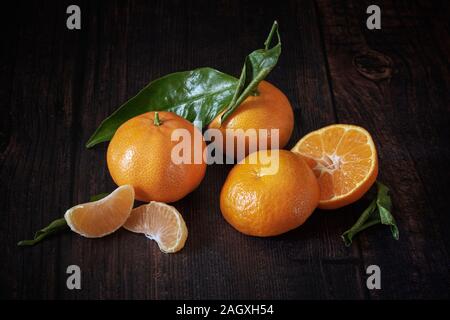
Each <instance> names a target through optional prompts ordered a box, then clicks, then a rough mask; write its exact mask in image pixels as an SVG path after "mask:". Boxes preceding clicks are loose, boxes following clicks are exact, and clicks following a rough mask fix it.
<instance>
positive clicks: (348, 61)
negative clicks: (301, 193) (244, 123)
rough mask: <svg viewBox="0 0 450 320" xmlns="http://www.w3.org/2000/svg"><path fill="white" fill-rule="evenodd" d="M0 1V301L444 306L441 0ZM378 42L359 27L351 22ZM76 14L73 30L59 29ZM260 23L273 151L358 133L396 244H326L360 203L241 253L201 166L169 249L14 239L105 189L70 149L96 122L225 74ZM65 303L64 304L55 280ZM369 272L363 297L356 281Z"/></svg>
mask: <svg viewBox="0 0 450 320" xmlns="http://www.w3.org/2000/svg"><path fill="white" fill-rule="evenodd" d="M14 3H15V5H14V6H3V4H2V10H1V11H2V21H1V22H2V28H1V32H2V33H3V36H2V37H1V42H2V49H1V51H0V57H1V69H0V105H1V108H2V109H1V120H0V121H1V131H0V172H1V183H0V194H1V206H0V215H1V222H0V228H1V229H0V252H1V264H0V290H1V291H0V297H1V298H14V299H15V298H35V299H53V298H62V299H111V298H114V299H124V298H127V299H128V298H133V299H169V298H181V299H189V298H193V299H197V298H216V299H222V298H223V299H229V298H230V299H231V298H233V299H244V298H252V299H253V298H254V299H271V298H275V299H411V298H414V299H416V298H426V299H428V298H449V297H450V290H449V284H450V275H449V270H450V269H449V267H450V263H449V262H450V261H449V248H450V246H449V245H450V232H449V226H450V214H449V209H448V199H449V190H448V185H449V182H450V179H449V178H450V177H449V172H450V170H449V161H450V152H449V137H450V132H449V125H450V121H449V120H450V117H449V111H450V107H449V106H450V104H449V92H450V81H449V80H450V76H449V56H450V27H449V13H450V12H449V6H448V5H447V1H442V2H429V1H393V0H391V1H376V2H373V1H356V0H355V1H286V2H285V1H272V2H271V3H270V4H267V5H266V4H263V3H262V2H261V1H245V3H244V1H195V2H194V1H130V2H126V1H101V2H100V1H78V0H77V1H53V2H52V1H15V2H14ZM373 3H376V4H378V5H379V6H380V7H381V11H382V30H375V31H370V30H368V29H367V28H366V26H365V22H366V18H367V14H366V8H367V6H368V5H370V4H373ZM69 4H78V5H79V6H80V7H81V12H82V29H81V30H79V31H70V30H67V29H66V18H67V15H66V13H65V11H66V8H67V6H68V5H69ZM274 19H277V20H278V21H279V24H280V29H281V37H282V41H283V53H282V55H281V58H280V61H279V63H278V66H277V67H276V68H275V69H274V70H273V71H272V73H271V75H270V76H269V78H268V80H269V81H271V82H272V83H274V84H275V85H276V86H278V87H279V88H281V89H282V90H283V91H284V92H285V93H286V95H287V96H288V97H289V99H290V101H291V103H292V105H293V107H294V108H295V129H294V133H293V136H292V138H291V140H290V143H289V145H288V147H292V146H293V145H294V144H295V142H296V141H297V140H298V139H299V138H300V137H302V136H303V135H304V134H306V133H308V132H310V131H312V130H315V129H318V128H320V127H322V126H325V125H328V124H332V123H351V124H358V125H361V126H363V127H365V128H367V129H368V130H369V131H370V132H371V133H372V135H373V138H374V140H375V142H376V145H377V147H378V150H379V157H380V180H381V181H383V182H384V183H386V184H387V185H388V186H389V187H390V188H391V190H392V196H393V202H394V211H393V213H394V215H395V217H396V219H397V223H398V226H399V229H400V240H399V241H395V240H394V239H393V238H392V236H391V235H390V232H389V229H388V228H387V227H385V226H376V227H373V228H371V229H368V230H367V231H365V232H364V233H363V234H361V235H360V236H358V237H357V239H356V240H355V241H354V244H353V245H352V246H351V247H350V248H346V247H345V246H344V244H343V242H342V240H341V239H340V234H341V233H342V232H343V231H344V230H346V229H348V228H349V227H350V226H351V225H352V224H353V223H354V222H355V221H356V219H357V218H358V217H359V215H360V213H361V212H362V210H363V209H364V208H365V206H366V205H367V204H368V201H367V200H361V201H359V202H358V203H356V204H354V205H351V206H349V207H346V208H343V209H340V210H336V211H321V210H317V211H316V212H315V213H314V214H313V216H312V217H311V218H310V219H309V220H308V221H307V223H306V224H305V225H303V226H302V227H300V228H298V229H297V230H294V231H292V232H289V233H287V234H285V235H282V236H279V237H274V238H266V239H258V238H252V237H247V236H245V235H242V234H240V233H238V232H236V231H235V230H234V229H232V228H231V227H230V226H229V225H228V224H227V223H226V222H225V221H224V219H223V218H222V216H221V214H220V210H219V192H220V189H221V186H222V184H223V182H224V180H225V178H226V176H227V173H228V171H229V170H230V168H231V166H224V165H211V166H209V167H208V170H207V175H206V177H205V179H204V181H203V182H202V184H201V186H200V187H199V188H198V189H197V190H196V191H195V192H193V193H192V194H190V195H189V196H187V197H186V198H185V199H183V200H182V201H179V202H177V203H175V204H174V205H175V207H176V208H177V209H178V210H180V212H182V214H183V215H184V217H185V220H186V223H187V226H188V228H189V238H188V241H187V243H186V247H185V248H184V249H183V250H182V251H181V252H180V253H178V254H173V255H166V254H162V253H161V252H160V251H159V249H158V247H157V245H156V243H154V242H151V241H148V240H146V239H145V238H144V237H142V236H139V235H135V234H131V233H129V232H126V231H124V230H120V231H118V232H116V233H114V234H112V235H110V236H108V237H105V238H102V239H97V240H90V239H84V238H82V237H80V236H78V235H76V234H74V233H71V232H67V233H65V234H61V235H59V236H55V237H53V238H51V239H48V240H47V241H45V242H43V243H41V244H39V245H37V246H35V247H33V248H19V247H16V242H17V241H18V240H21V239H24V238H29V237H31V236H32V235H33V233H34V231H35V230H37V229H39V228H41V227H43V226H44V225H46V224H48V223H49V222H50V221H51V220H53V219H56V218H59V217H61V216H62V215H63V214H64V212H65V210H66V209H68V208H69V207H71V206H73V205H75V204H78V203H80V202H86V201H87V200H88V199H89V197H90V196H91V195H94V194H98V193H102V192H107V191H111V190H113V189H114V187H115V186H114V184H113V182H112V180H111V178H110V176H109V174H108V171H107V168H106V161H105V157H106V154H105V152H106V148H107V144H106V143H104V144H101V145H99V146H97V147H95V148H94V149H91V150H87V149H85V147H84V144H85V142H86V141H87V140H88V138H89V136H90V135H91V134H92V133H93V131H94V130H95V128H96V127H97V126H98V125H99V124H100V122H101V121H102V120H103V119H104V118H105V117H106V116H108V115H109V114H110V113H111V112H112V111H113V110H115V109H116V108H117V107H118V106H119V105H120V104H121V103H122V102H124V101H125V100H127V98H129V97H131V96H132V95H134V94H135V93H136V92H137V91H138V90H139V89H141V88H142V87H143V86H145V85H146V84H147V83H148V82H149V81H150V80H152V79H155V78H157V77H160V76H162V75H165V74H167V73H171V72H174V71H181V70H188V69H193V68H196V67H200V66H211V67H214V68H217V69H219V70H221V71H224V72H227V73H230V74H233V75H236V76H237V75H238V74H239V72H240V70H241V66H242V63H243V60H244V57H245V55H246V54H248V53H249V52H251V51H252V50H254V49H256V48H260V47H261V46H262V43H263V41H264V39H265V37H266V34H267V32H268V30H269V28H270V26H271V25H272V22H273V20H274ZM70 264H76V265H79V266H80V267H81V270H82V290H79V291H77V290H74V291H69V290H67V289H66V277H67V275H66V273H65V271H66V268H67V266H68V265H70ZM371 264H376V265H379V266H380V268H381V272H382V279H381V285H382V289H381V290H372V291H369V290H368V289H367V288H366V277H367V276H366V274H365V270H366V267H367V266H369V265H371Z"/></svg>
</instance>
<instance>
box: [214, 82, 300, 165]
mask: <svg viewBox="0 0 450 320" xmlns="http://www.w3.org/2000/svg"><path fill="white" fill-rule="evenodd" d="M222 114H223V112H222V113H221V114H219V116H217V117H216V118H215V119H214V120H213V121H212V122H211V123H210V124H209V126H208V128H215V129H219V130H220V131H221V132H222V136H223V150H225V151H224V153H225V154H226V140H227V138H226V129H233V130H237V129H241V130H242V131H243V132H244V133H245V131H247V130H249V129H256V131H257V135H256V142H257V146H256V147H257V149H256V150H261V149H271V147H270V146H271V142H272V141H271V136H270V131H269V130H270V129H279V141H278V142H279V148H283V147H284V146H285V145H286V144H287V142H288V141H289V138H290V136H291V134H292V130H293V128H294V113H293V111H292V107H291V104H290V103H289V100H288V98H287V97H286V96H285V95H284V93H283V92H281V91H280V90H279V89H278V88H277V87H275V86H274V85H272V84H270V83H269V82H267V81H261V82H260V83H259V85H258V89H257V93H256V95H250V96H249V97H248V98H247V99H245V100H244V102H243V103H241V105H239V106H238V107H237V108H236V110H234V112H233V113H232V114H231V115H230V116H229V117H228V118H226V119H225V121H224V122H223V123H220V117H221V115H222ZM259 129H266V130H268V131H269V132H268V134H269V136H268V139H267V144H266V147H262V146H261V143H260V141H259V135H258V133H259V132H258V130H259ZM242 131H235V135H234V136H233V138H234V139H235V141H234V146H235V148H234V157H236V153H237V152H236V146H237V143H238V140H239V139H243V141H245V156H246V155H248V154H249V152H250V151H251V150H250V141H249V139H250V138H249V136H248V135H244V133H243V132H242ZM256 150H253V151H256ZM238 160H241V159H238Z"/></svg>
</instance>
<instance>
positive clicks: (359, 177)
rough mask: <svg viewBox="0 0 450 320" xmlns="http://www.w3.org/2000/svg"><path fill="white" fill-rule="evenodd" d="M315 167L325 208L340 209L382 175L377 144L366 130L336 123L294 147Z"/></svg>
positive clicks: (322, 204)
mask: <svg viewBox="0 0 450 320" xmlns="http://www.w3.org/2000/svg"><path fill="white" fill-rule="evenodd" d="M291 151H293V152H296V153H299V154H300V155H301V156H302V157H303V158H304V159H305V160H306V161H307V162H308V164H309V165H310V167H311V168H312V169H313V171H314V173H315V175H316V177H317V179H318V181H319V185H320V191H321V192H320V201H319V208H321V209H337V208H340V207H343V206H346V205H348V204H350V203H353V202H355V201H357V200H358V199H360V198H361V197H362V196H363V195H364V194H365V193H366V192H367V191H368V190H369V189H370V187H371V186H372V185H373V183H374V182H375V180H376V179H377V175H378V158H377V150H376V149H375V144H374V143H373V140H372V137H371V136H370V134H369V132H367V131H366V130H365V129H363V128H361V127H358V126H354V125H348V124H334V125H331V126H328V127H325V128H322V129H320V130H317V131H313V132H311V133H309V134H307V135H306V136H304V137H303V138H302V139H301V140H300V141H299V142H297V144H296V145H295V147H294V148H292V150H291Z"/></svg>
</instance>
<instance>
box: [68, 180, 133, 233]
mask: <svg viewBox="0 0 450 320" xmlns="http://www.w3.org/2000/svg"><path fill="white" fill-rule="evenodd" d="M133 203H134V189H133V187H132V186H130V185H124V186H121V187H119V188H117V189H116V190H114V191H113V192H112V193H111V194H110V195H108V196H107V197H105V198H103V199H101V200H98V201H94V202H89V203H84V204H79V205H77V206H75V207H73V208H70V209H69V210H67V211H66V213H65V214H64V218H65V219H66V221H67V224H68V225H69V227H70V229H72V231H74V232H76V233H78V234H80V235H82V236H83V237H87V238H100V237H103V236H106V235H108V234H110V233H113V232H114V231H116V230H117V229H119V228H120V227H121V226H122V225H123V224H124V223H125V221H127V219H128V217H129V216H130V213H131V209H132V208H133Z"/></svg>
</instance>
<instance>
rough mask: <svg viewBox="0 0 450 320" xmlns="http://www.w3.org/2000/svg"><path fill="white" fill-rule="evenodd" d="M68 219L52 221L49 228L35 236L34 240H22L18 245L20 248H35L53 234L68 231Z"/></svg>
mask: <svg viewBox="0 0 450 320" xmlns="http://www.w3.org/2000/svg"><path fill="white" fill-rule="evenodd" d="M67 227H68V226H67V222H66V219H64V218H61V219H56V220H54V221H52V222H51V223H50V224H49V225H48V226H47V227H45V228H43V229H41V230H39V231H37V232H36V233H35V235H34V238H33V239H31V240H22V241H19V242H18V243H17V245H18V246H34V245H35V244H36V243H38V242H41V241H42V240H44V239H45V238H47V237H49V236H50V235H52V234H55V233H57V232H60V231H62V230H65V229H67Z"/></svg>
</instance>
